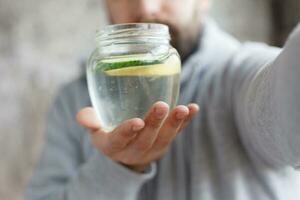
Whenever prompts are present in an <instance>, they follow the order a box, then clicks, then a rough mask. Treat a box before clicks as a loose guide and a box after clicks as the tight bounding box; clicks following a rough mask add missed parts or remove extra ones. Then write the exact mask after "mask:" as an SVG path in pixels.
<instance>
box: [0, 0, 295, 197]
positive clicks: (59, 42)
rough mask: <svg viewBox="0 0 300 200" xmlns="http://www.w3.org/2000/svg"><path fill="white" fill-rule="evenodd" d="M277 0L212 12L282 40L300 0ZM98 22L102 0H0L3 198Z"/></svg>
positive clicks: (27, 172) (21, 175)
mask: <svg viewBox="0 0 300 200" xmlns="http://www.w3.org/2000/svg"><path fill="white" fill-rule="evenodd" d="M275 1H276V0H274V1H271V0H214V7H213V9H212V16H214V18H215V19H216V20H217V21H218V22H219V23H220V25H221V27H223V28H224V29H225V30H227V31H228V32H230V33H231V34H233V35H234V36H236V37H238V38H239V39H241V40H258V41H263V42H268V43H273V44H278V45H280V44H282V41H283V40H284V39H285V37H286V34H287V33H288V32H289V31H290V30H291V28H292V27H293V26H294V25H295V23H296V22H297V21H299V18H298V17H299V15H294V14H293V17H288V16H291V11H290V9H289V8H290V7H293V8H295V6H298V8H299V6H300V4H299V3H297V2H299V1H295V0H294V1H293V0H285V1H282V2H287V4H284V5H282V4H280V0H279V1H276V2H275ZM274 2H275V3H274ZM278 2H279V3H278ZM295 2H296V3H295ZM296 4H297V5H296ZM274 10H275V12H274ZM297 10H299V9H294V11H293V12H295V13H296V12H297ZM278 15H279V16H278ZM295 16H296V17H295ZM274 19H276V22H279V23H275V22H274ZM103 24H105V12H104V11H103V9H102V6H101V0H77V1H71V0H60V1H58V0H52V1H38V0H23V1H11V0H0V99H1V104H0V105H1V106H0V108H1V112H0V155H1V156H0V199H1V200H2V199H3V200H19V199H22V194H23V190H24V187H25V185H26V183H27V181H28V179H29V177H30V176H31V174H32V170H33V167H34V165H35V164H36V161H37V157H38V156H39V154H40V150H41V147H42V145H43V139H44V127H45V114H46V111H47V109H48V106H49V103H50V102H51V100H52V99H53V96H54V94H55V92H56V91H57V89H58V88H59V87H60V86H61V85H62V84H64V83H66V82H68V81H70V80H72V79H74V78H75V77H77V76H78V75H79V73H80V70H81V69H80V67H79V63H80V59H81V58H84V57H85V56H86V55H87V54H89V53H90V51H91V50H92V49H93V37H94V33H95V30H96V29H98V28H99V27H101V26H103ZM276 31H277V33H278V34H276Z"/></svg>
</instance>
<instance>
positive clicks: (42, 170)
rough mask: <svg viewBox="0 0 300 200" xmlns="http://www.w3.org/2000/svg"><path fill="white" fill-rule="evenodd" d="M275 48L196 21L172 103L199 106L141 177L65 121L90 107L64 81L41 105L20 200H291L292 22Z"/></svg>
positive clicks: (296, 58)
mask: <svg viewBox="0 0 300 200" xmlns="http://www.w3.org/2000/svg"><path fill="white" fill-rule="evenodd" d="M279 53H280V50H279V49H277V48H273V47H269V46H267V45H264V44H258V43H245V44H241V43H239V42H238V41H236V40H235V39H233V38H232V37H231V36H229V35H227V34H226V33H224V32H222V31H221V30H220V29H218V27H217V26H215V25H214V24H213V23H210V24H208V25H206V28H205V31H204V33H203V36H202V38H201V39H200V48H199V49H198V51H197V52H196V53H194V54H193V55H192V56H191V57H190V58H189V59H188V60H187V62H186V63H185V64H184V67H183V72H182V78H181V94H180V99H179V103H180V104H187V103H190V102H197V103H198V104H199V105H200V107H201V111H200V113H199V114H198V115H197V116H196V117H195V118H194V119H193V121H192V122H191V124H190V125H189V126H188V127H187V128H186V129H184V130H183V131H182V133H181V134H180V135H178V137H177V138H176V140H175V141H174V143H173V144H172V146H171V148H170V150H169V151H168V152H167V154H166V155H165V156H164V157H163V158H162V159H161V160H159V161H156V162H154V163H152V165H151V167H150V169H149V170H148V171H147V172H146V173H145V174H138V173H135V172H132V171H130V170H128V169H126V168H123V166H120V165H118V164H117V163H115V162H113V161H111V160H110V159H109V158H106V157H105V156H104V155H102V154H101V153H100V152H98V151H96V150H95V149H93V147H92V146H91V145H90V141H89V138H88V134H87V132H86V130H85V129H83V128H82V127H80V126H79V125H78V124H76V122H75V119H74V116H75V114H76V112H77V111H78V110H79V109H81V108H82V107H84V106H86V105H89V104H90V101H89V97H88V92H87V88H86V83H85V80H84V79H79V80H76V81H74V82H73V83H71V84H69V85H67V86H66V87H65V88H63V89H62V90H61V92H60V93H59V95H58V97H57V99H56V100H55V102H54V104H53V107H52V109H51V110H50V113H49V118H48V128H47V134H46V135H47V138H46V144H45V149H44V151H43V154H42V155H41V159H40V161H39V164H38V166H37V169H36V170H35V173H34V176H33V178H32V180H31V182H30V184H29V186H28V189H27V192H26V199H27V200H62V199H65V200H71V199H72V200H82V199H89V200H96V199H98V200H102V199H103V200H106V199H112V200H121V199H124V200H138V199H139V200H147V199H149V200H150V199H151V200H156V199H160V200H184V199H187V200H196V199H197V200H253V199H259V200H270V199H272V200H277V199H282V200H296V199H299V198H300V174H299V172H297V171H296V170H295V169H294V168H296V167H297V166H299V165H300V133H299V131H300V114H299V113H300V89H299V87H297V86H300V79H299V77H300V27H298V28H297V29H296V30H295V31H294V33H293V35H292V36H291V37H290V39H289V41H288V42H287V45H286V46H285V48H284V50H283V51H282V53H281V54H280V55H279V56H278V54H279Z"/></svg>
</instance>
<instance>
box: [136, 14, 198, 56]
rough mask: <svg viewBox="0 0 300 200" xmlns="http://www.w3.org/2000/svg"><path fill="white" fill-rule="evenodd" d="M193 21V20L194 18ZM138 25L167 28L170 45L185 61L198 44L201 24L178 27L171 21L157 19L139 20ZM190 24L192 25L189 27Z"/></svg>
mask: <svg viewBox="0 0 300 200" xmlns="http://www.w3.org/2000/svg"><path fill="white" fill-rule="evenodd" d="M194 19H195V18H194ZM138 22H140V23H159V24H164V25H167V26H168V27H169V32H170V36H171V45H172V46H173V47H174V48H175V49H176V50H177V51H178V53H179V55H180V57H181V59H182V60H185V59H186V58H187V57H189V55H190V54H191V52H192V51H193V50H194V49H195V46H196V45H197V44H198V39H199V36H200V32H201V29H200V27H201V23H200V22H196V20H195V21H193V22H191V23H189V25H187V26H183V25H179V24H177V23H175V22H173V21H170V20H166V19H159V18H147V19H146V18H144V19H140V20H139V21H138ZM190 24H194V26H191V25H190Z"/></svg>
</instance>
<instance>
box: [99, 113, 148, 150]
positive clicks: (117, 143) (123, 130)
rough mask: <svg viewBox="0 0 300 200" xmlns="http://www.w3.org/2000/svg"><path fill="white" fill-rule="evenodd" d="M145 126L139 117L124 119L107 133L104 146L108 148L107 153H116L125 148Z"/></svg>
mask: <svg viewBox="0 0 300 200" xmlns="http://www.w3.org/2000/svg"><path fill="white" fill-rule="evenodd" d="M144 126H145V123H144V121H143V120H142V119H139V118H134V119H129V120H126V121H124V122H123V123H122V124H120V125H119V126H118V127H116V128H115V129H114V130H113V131H112V132H111V133H108V134H107V139H106V144H105V146H104V147H103V148H106V149H105V151H106V153H109V154H111V153H116V152H119V151H121V150H122V149H124V148H125V147H126V146H127V144H128V143H129V142H130V141H131V140H132V139H133V138H134V137H135V136H136V135H137V134H138V132H139V131H140V130H141V129H143V128H144Z"/></svg>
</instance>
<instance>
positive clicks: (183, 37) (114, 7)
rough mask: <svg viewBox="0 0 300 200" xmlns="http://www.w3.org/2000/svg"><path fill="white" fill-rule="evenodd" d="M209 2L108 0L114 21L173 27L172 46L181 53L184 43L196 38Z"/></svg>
mask: <svg viewBox="0 0 300 200" xmlns="http://www.w3.org/2000/svg"><path fill="white" fill-rule="evenodd" d="M208 1H209V0H106V5H107V10H108V15H109V19H110V22H111V23H113V24H119V23H141V22H146V23H147V22H148V23H162V24H166V25H168V26H169V28H170V33H171V37H172V40H173V41H172V44H173V45H174V46H175V48H177V49H178V50H179V52H180V50H181V49H182V48H184V47H182V44H184V43H189V41H188V40H189V39H190V40H191V39H193V40H194V39H195V37H196V36H197V35H198V32H199V31H200V24H201V22H202V20H203V18H204V16H205V15H206V12H207V10H208V7H209V6H208Z"/></svg>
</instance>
